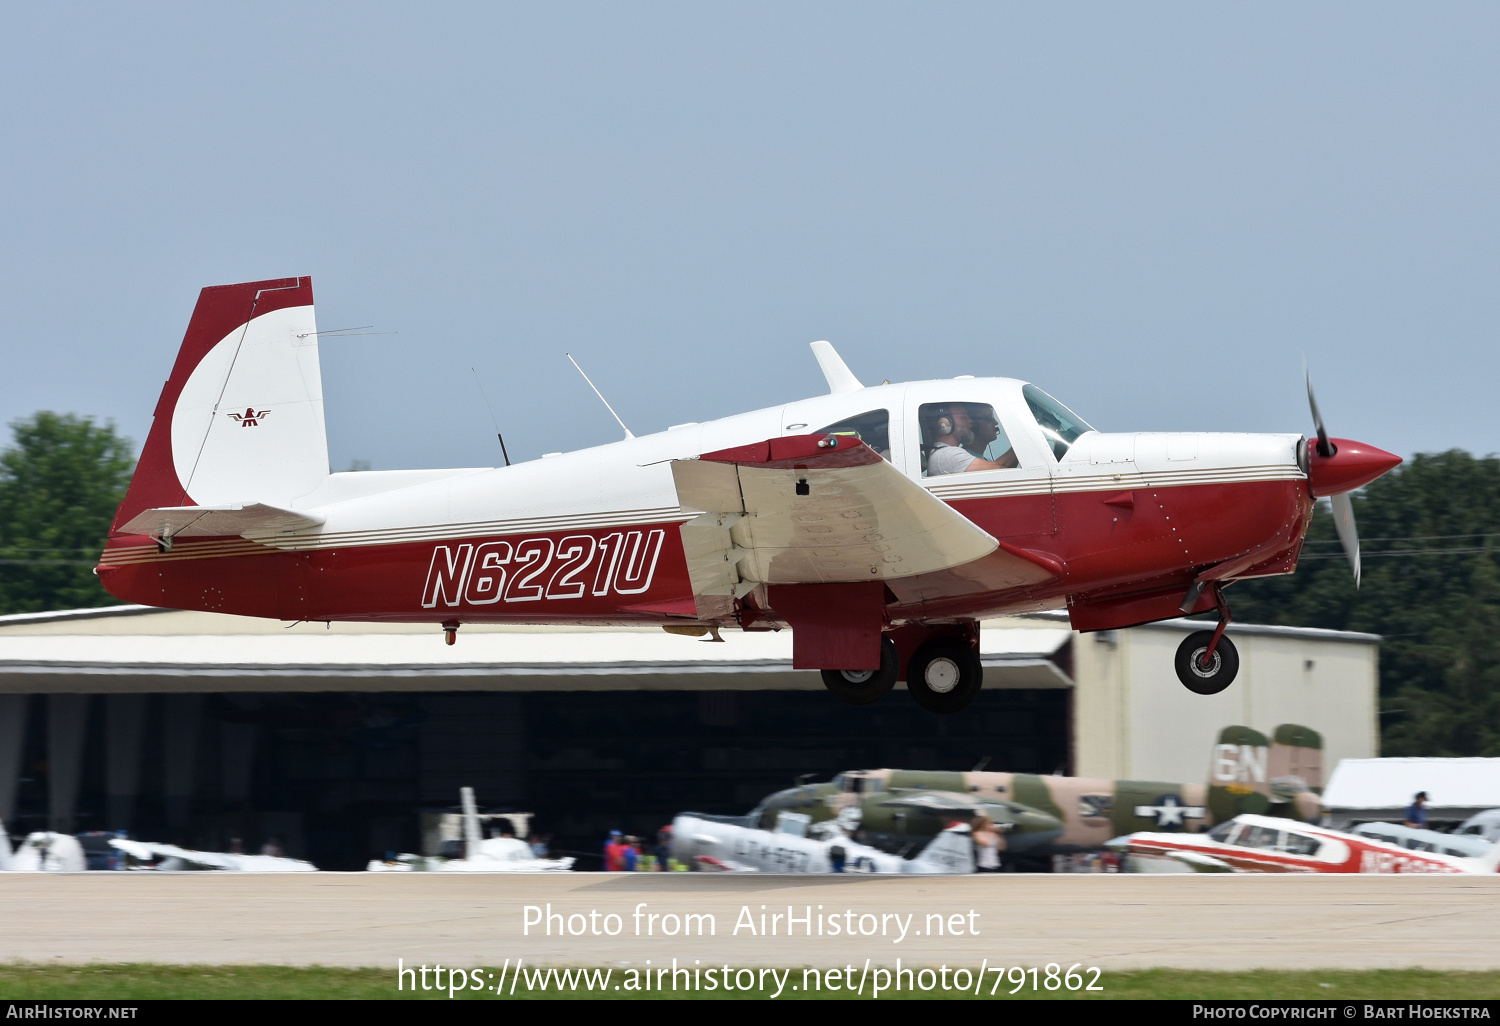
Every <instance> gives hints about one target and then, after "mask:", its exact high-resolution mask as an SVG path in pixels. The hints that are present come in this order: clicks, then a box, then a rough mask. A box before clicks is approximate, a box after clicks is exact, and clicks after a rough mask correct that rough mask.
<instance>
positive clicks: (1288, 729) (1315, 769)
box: [1271, 723, 1323, 791]
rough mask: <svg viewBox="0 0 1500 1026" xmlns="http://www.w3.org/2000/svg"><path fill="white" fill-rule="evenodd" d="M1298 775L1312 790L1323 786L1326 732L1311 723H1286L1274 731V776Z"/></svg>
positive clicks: (1274, 777) (1320, 789)
mask: <svg viewBox="0 0 1500 1026" xmlns="http://www.w3.org/2000/svg"><path fill="white" fill-rule="evenodd" d="M1279 777H1299V778H1301V780H1302V783H1303V785H1304V787H1305V788H1306V789H1307V790H1311V791H1322V789H1323V735H1322V734H1319V733H1318V732H1317V731H1316V730H1313V729H1312V728H1311V727H1304V726H1301V725H1300V724H1296V723H1283V724H1282V725H1281V726H1279V727H1277V728H1276V729H1275V730H1273V731H1272V732H1271V779H1272V780H1273V781H1274V780H1276V779H1277V778H1279Z"/></svg>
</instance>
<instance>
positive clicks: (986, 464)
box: [922, 403, 1017, 477]
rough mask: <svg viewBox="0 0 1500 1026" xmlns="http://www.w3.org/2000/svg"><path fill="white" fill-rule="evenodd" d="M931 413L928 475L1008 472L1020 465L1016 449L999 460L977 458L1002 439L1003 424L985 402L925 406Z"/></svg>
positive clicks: (926, 410)
mask: <svg viewBox="0 0 1500 1026" xmlns="http://www.w3.org/2000/svg"><path fill="white" fill-rule="evenodd" d="M922 412H923V413H926V414H928V415H929V416H928V417H927V418H924V419H926V420H927V425H924V426H928V425H930V427H929V429H928V432H927V434H928V436H929V437H930V438H932V448H931V449H930V450H929V451H928V453H927V476H928V477H937V476H938V475H940V474H964V473H972V472H973V471H976V470H1006V469H1009V468H1011V467H1014V466H1016V465H1017V463H1016V455H1015V450H1013V449H1007V450H1006V451H1005V454H1004V455H1002V456H1001V457H1000V458H999V459H997V460H987V459H985V458H984V457H982V456H979V455H977V454H978V453H982V452H984V451H985V448H986V446H988V445H989V444H990V443H991V442H993V441H995V439H997V438H999V437H1000V422H999V420H998V419H996V417H995V411H994V409H993V408H992V407H990V406H988V405H985V404H983V403H944V404H941V405H935V406H924V407H923V410H922Z"/></svg>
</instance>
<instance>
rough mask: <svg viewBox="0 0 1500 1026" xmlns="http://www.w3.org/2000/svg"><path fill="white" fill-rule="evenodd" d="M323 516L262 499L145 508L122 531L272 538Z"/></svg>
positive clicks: (315, 524)
mask: <svg viewBox="0 0 1500 1026" xmlns="http://www.w3.org/2000/svg"><path fill="white" fill-rule="evenodd" d="M322 523H323V518H322V517H320V516H317V515H316V514H312V513H304V512H300V511H298V510H290V509H282V508H281V507H279V506H268V505H266V504H264V503H260V502H246V503H233V504H231V505H227V506H164V507H161V508H159V509H147V510H142V511H141V512H139V513H137V514H136V515H135V516H133V517H131V518H130V521H129V523H127V524H125V525H124V526H123V527H122V528H120V530H121V531H122V532H123V533H125V534H144V535H149V536H150V537H152V538H232V537H234V536H236V535H239V536H241V537H244V538H250V539H252V540H254V539H257V538H269V537H272V536H274V535H278V534H289V533H294V532H297V531H306V530H309V529H311V528H314V527H319V526H321V525H322Z"/></svg>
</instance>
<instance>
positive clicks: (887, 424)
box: [816, 410, 891, 463]
mask: <svg viewBox="0 0 1500 1026" xmlns="http://www.w3.org/2000/svg"><path fill="white" fill-rule="evenodd" d="M816 433H817V434H820V435H842V436H843V437H845V438H857V439H859V440H860V441H861V442H864V443H865V444H866V445H868V446H869V447H870V448H871V449H874V450H875V451H876V452H878V453H879V454H880V456H881V458H882V459H884V460H885V461H886V462H887V463H889V462H890V459H891V411H890V410H871V411H870V412H868V413H860V414H857V415H855V416H853V417H845V418H844V419H843V420H841V421H839V422H838V423H837V424H830V425H828V426H827V427H826V428H823V429H822V430H820V431H818V432H816Z"/></svg>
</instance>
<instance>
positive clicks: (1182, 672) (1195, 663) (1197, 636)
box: [1174, 584, 1240, 695]
mask: <svg viewBox="0 0 1500 1026" xmlns="http://www.w3.org/2000/svg"><path fill="white" fill-rule="evenodd" d="M1213 589H1214V600H1215V602H1217V603H1218V606H1219V626H1217V627H1215V628H1214V629H1213V630H1211V631H1194V632H1193V633H1191V634H1189V635H1188V636H1187V637H1186V638H1183V639H1182V644H1180V645H1178V646H1177V658H1176V659H1175V660H1174V667H1175V669H1176V670H1177V679H1178V680H1180V681H1182V684H1183V686H1184V687H1186V688H1187V689H1188V690H1189V691H1191V692H1193V694H1195V695H1217V694H1218V693H1219V692H1220V691H1223V690H1224V689H1225V688H1227V687H1229V685H1231V684H1233V683H1234V678H1235V675H1236V674H1237V673H1239V672H1240V654H1239V652H1238V651H1237V650H1236V649H1235V647H1234V642H1232V641H1230V640H1229V639H1228V638H1226V637H1225V636H1224V629H1225V628H1226V627H1228V626H1229V603H1227V602H1225V601H1224V593H1223V591H1222V590H1221V589H1220V588H1219V585H1218V584H1214V585H1213Z"/></svg>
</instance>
